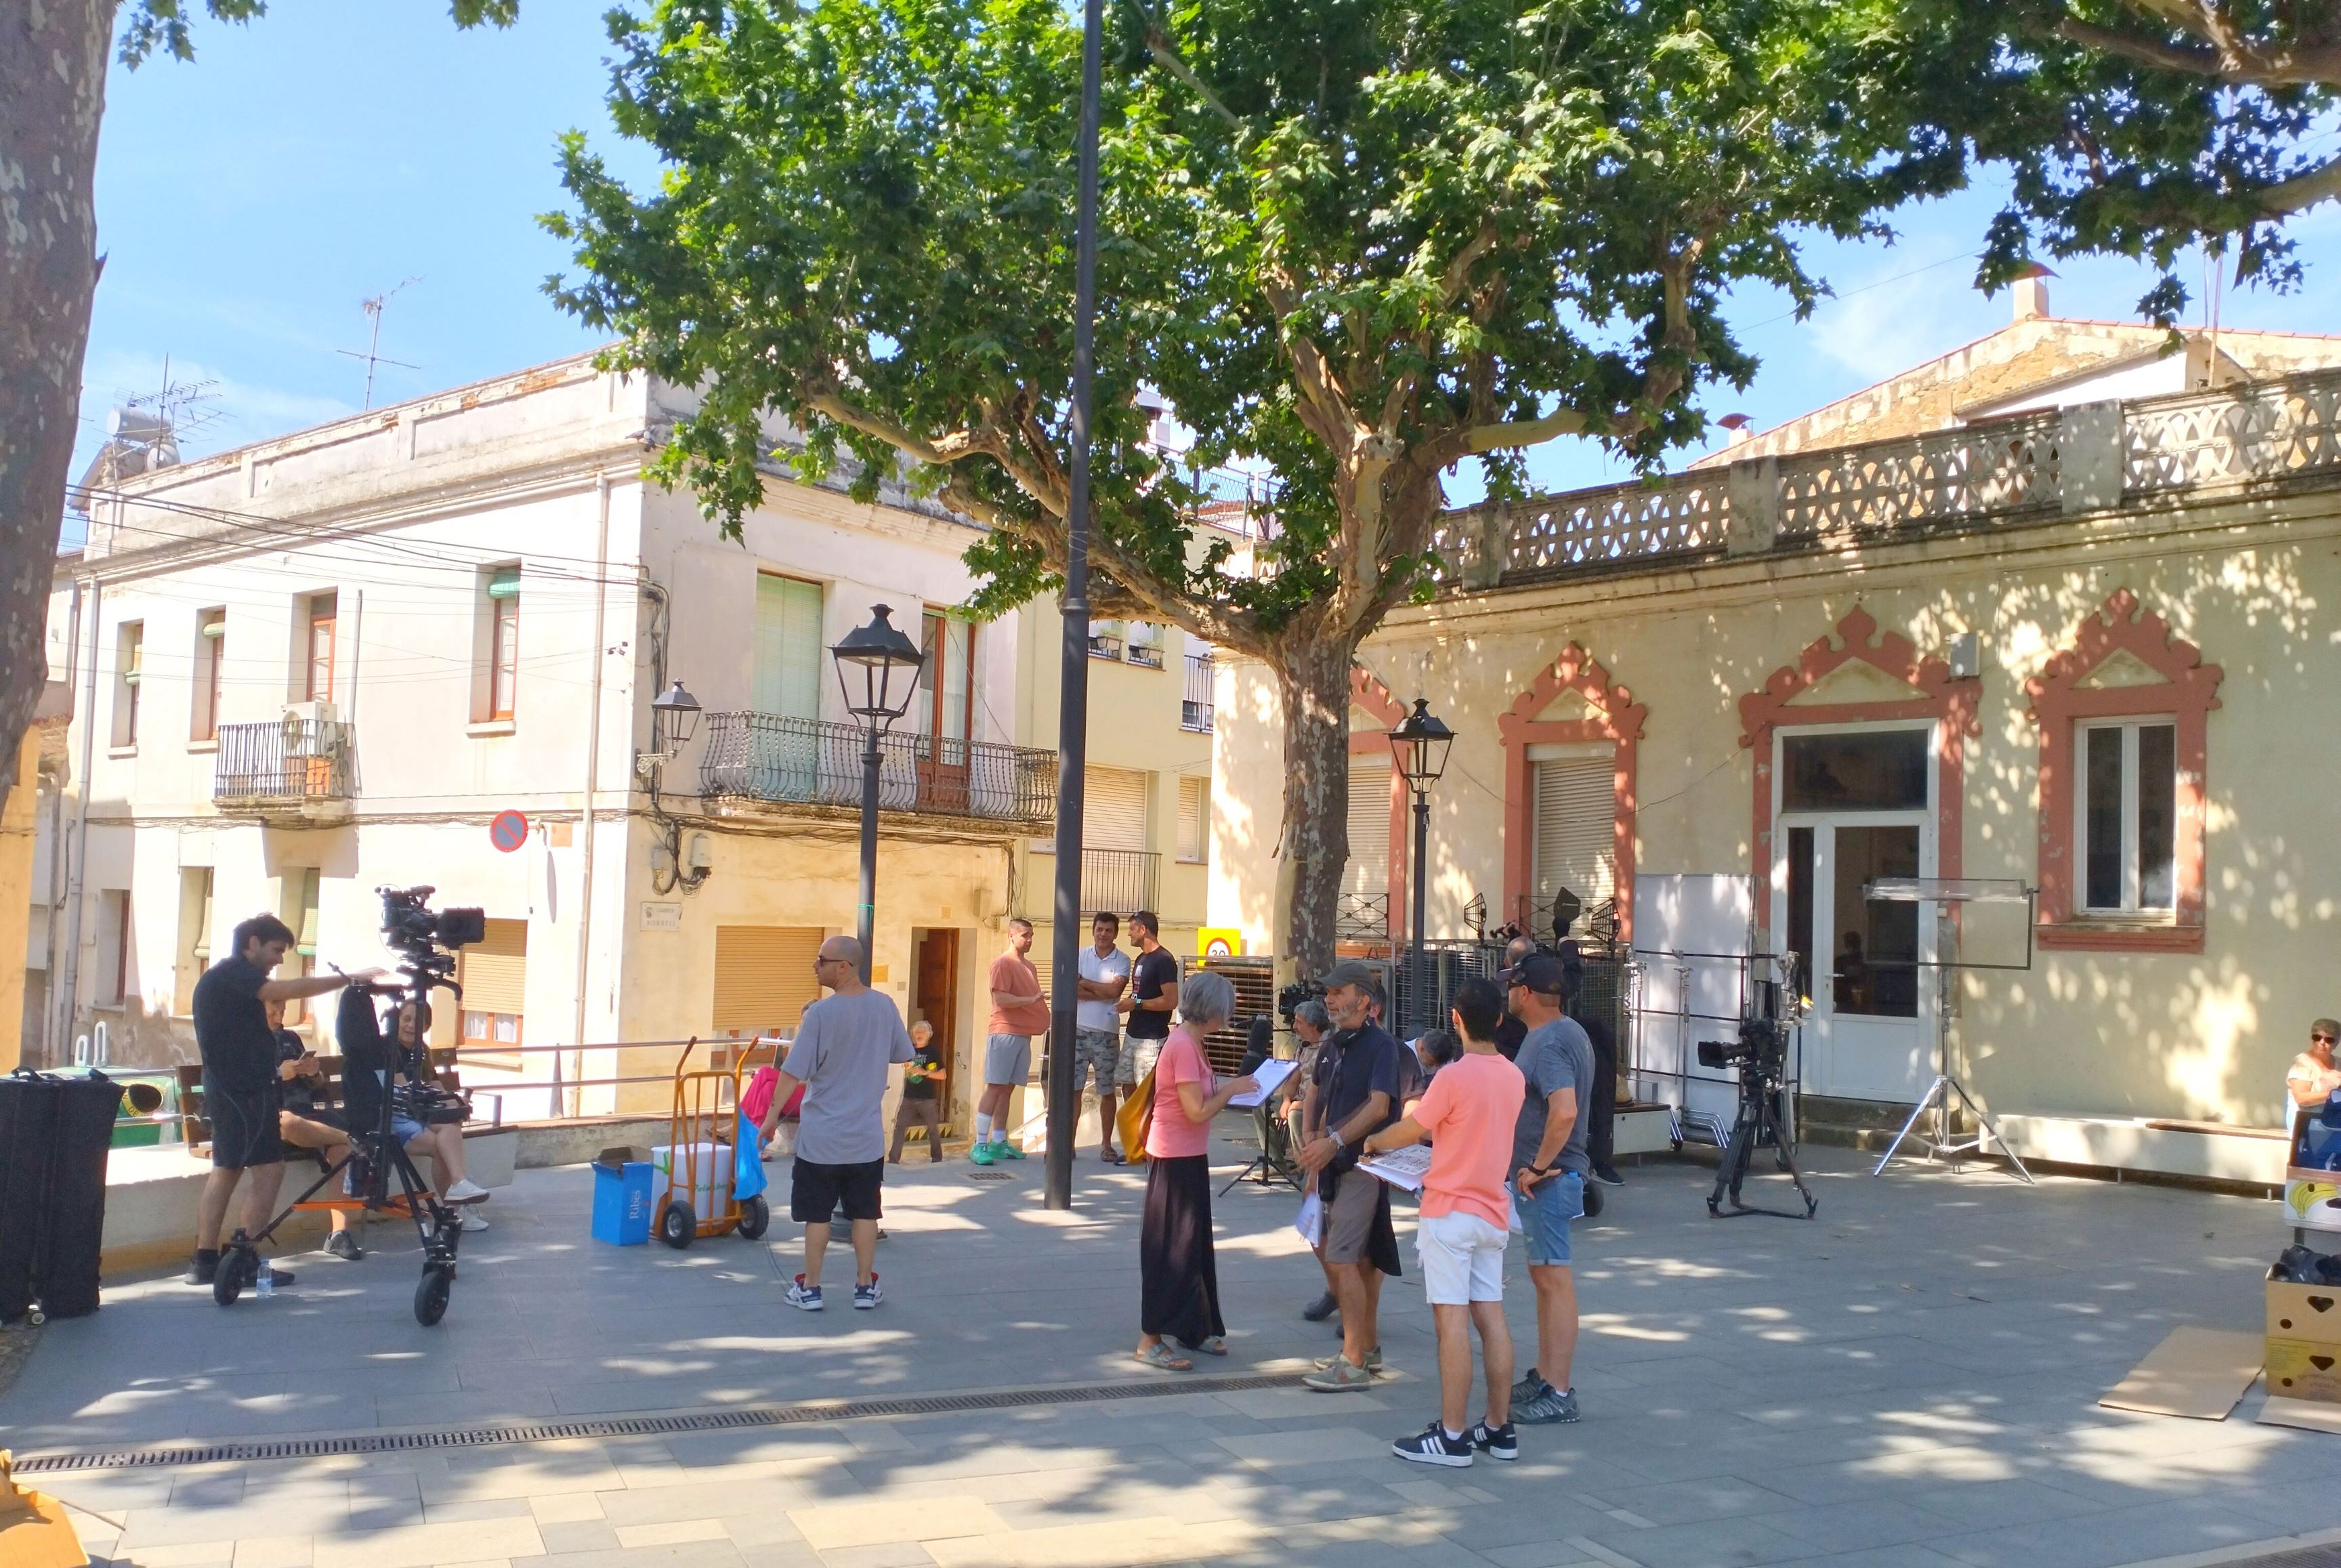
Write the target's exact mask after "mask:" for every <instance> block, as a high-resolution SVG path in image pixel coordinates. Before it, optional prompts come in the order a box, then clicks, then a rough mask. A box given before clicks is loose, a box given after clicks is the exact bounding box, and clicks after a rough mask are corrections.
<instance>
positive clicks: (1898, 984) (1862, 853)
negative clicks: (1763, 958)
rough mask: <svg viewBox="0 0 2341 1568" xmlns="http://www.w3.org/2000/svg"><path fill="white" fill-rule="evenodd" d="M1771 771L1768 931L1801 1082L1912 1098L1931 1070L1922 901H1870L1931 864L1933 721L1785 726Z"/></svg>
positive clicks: (1931, 980) (1814, 1088)
mask: <svg viewBox="0 0 2341 1568" xmlns="http://www.w3.org/2000/svg"><path fill="white" fill-rule="evenodd" d="M1778 745H1779V756H1778V761H1777V763H1776V766H1775V768H1774V777H1775V779H1777V780H1778V783H1777V784H1776V786H1775V788H1776V789H1778V792H1779V793H1778V810H1777V812H1776V815H1775V817H1774V823H1775V827H1774V829H1773V844H1774V860H1773V877H1772V898H1773V903H1772V930H1773V933H1774V938H1773V939H1774V943H1775V945H1776V946H1777V947H1778V948H1780V949H1782V950H1784V951H1787V952H1791V953H1794V954H1796V955H1797V958H1798V986H1799V989H1800V990H1801V991H1802V993H1803V995H1804V996H1805V997H1806V999H1807V1000H1808V1003H1809V1004H1810V1007H1811V1012H1810V1014H1809V1015H1808V1017H1807V1018H1806V1021H1805V1032H1804V1059H1803V1064H1802V1065H1803V1079H1804V1081H1803V1085H1802V1087H1803V1091H1804V1092H1805V1093H1806V1094H1811V1095H1826V1096H1830V1097H1837V1098H1841V1099H1858V1100H1883V1101H1889V1102H1893V1103H1897V1104H1904V1105H1908V1104H1911V1103H1914V1102H1915V1101H1917V1099H1918V1097H1919V1096H1920V1095H1922V1094H1924V1093H1926V1091H1927V1086H1928V1084H1929V1083H1930V1082H1932V1081H1933V1077H1934V1071H1935V1062H1934V1057H1935V1008H1936V1005H1937V998H1936V972H1935V970H1934V969H1933V968H1931V965H1932V962H1933V959H1934V957H1935V943H1934V932H1933V930H1932V929H1931V922H1929V921H1928V920H1926V919H1924V918H1922V916H1923V914H1924V911H1925V910H1926V908H1927V906H1925V905H1921V904H1912V903H1881V902H1878V901H1876V900H1872V899H1869V898H1865V897H1864V896H1863V892H1864V889H1865V888H1866V887H1867V886H1868V884H1869V883H1870V882H1871V881H1872V880H1874V879H1875V878H1879V877H1932V876H1934V875H1935V874H1936V873H1935V865H1936V860H1935V854H1936V844H1935V826H1934V824H1935V811H1934V803H1935V789H1936V781H1935V769H1934V760H1933V758H1934V735H1933V730H1932V729H1931V728H1930V727H1918V728H1913V727H1910V726H1907V725H1905V726H1862V727H1848V728H1845V729H1831V730H1815V731H1807V732H1796V733H1790V734H1787V735H1783V736H1782V737H1781V738H1780V739H1779V741H1778Z"/></svg>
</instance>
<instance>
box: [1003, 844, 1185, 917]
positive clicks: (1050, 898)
mask: <svg viewBox="0 0 2341 1568" xmlns="http://www.w3.org/2000/svg"><path fill="white" fill-rule="evenodd" d="M1055 868H1056V861H1055V859H1054V858H1052V857H1050V856H1046V855H1042V856H1040V857H1037V858H1034V859H1033V860H1032V861H1031V875H1030V876H1028V877H1026V878H1025V879H1024V882H1023V884H1022V886H1021V887H1020V888H1019V889H1018V894H1017V900H1016V903H1017V909H1016V912H1017V913H1018V914H1020V915H1022V916H1024V917H1025V918H1027V919H1034V920H1041V919H1046V918H1048V917H1049V916H1050V914H1051V912H1052V910H1053V909H1054V908H1055V901H1056V869H1055ZM1161 874H1162V857H1161V855H1159V854H1157V853H1156V852H1155V851H1153V850H1151V849H1084V850H1082V851H1081V913H1082V914H1084V915H1098V914H1114V915H1128V914H1129V913H1130V912H1131V910H1133V909H1154V908H1160V906H1159V905H1158V904H1157V903H1156V901H1155V897H1156V891H1157V889H1158V888H1160V886H1161Z"/></svg>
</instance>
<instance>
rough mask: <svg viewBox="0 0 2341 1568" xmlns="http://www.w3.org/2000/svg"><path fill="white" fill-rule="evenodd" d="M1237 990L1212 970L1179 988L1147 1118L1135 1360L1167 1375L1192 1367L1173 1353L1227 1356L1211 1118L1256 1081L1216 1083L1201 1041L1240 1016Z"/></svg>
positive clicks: (1196, 976)
mask: <svg viewBox="0 0 2341 1568" xmlns="http://www.w3.org/2000/svg"><path fill="white" fill-rule="evenodd" d="M1235 1005H1236V990H1235V987H1233V986H1231V985H1230V984H1229V983H1228V979H1227V977H1226V976H1224V975H1215V974H1212V973H1211V972H1210V970H1209V969H1205V970H1203V971H1202V972H1201V973H1200V974H1197V975H1192V976H1190V977H1189V978H1187V980H1186V981H1185V982H1184V983H1182V984H1181V985H1180V987H1179V1018H1180V1022H1179V1027H1177V1028H1175V1029H1173V1030H1171V1031H1170V1038H1169V1039H1167V1040H1165V1041H1163V1042H1162V1054H1161V1056H1159V1057H1156V1058H1155V1061H1154V1101H1153V1104H1152V1106H1151V1107H1150V1108H1149V1110H1148V1112H1147V1126H1146V1162H1147V1163H1146V1217H1145V1219H1144V1221H1143V1222H1142V1223H1141V1226H1140V1227H1139V1232H1138V1273H1139V1280H1140V1290H1139V1309H1138V1324H1139V1328H1140V1330H1141V1333H1140V1335H1139V1336H1138V1359H1139V1360H1141V1361H1142V1362H1144V1363H1145V1364H1146V1365H1149V1366H1152V1367H1159V1368H1161V1370H1163V1371H1165V1372H1186V1371H1189V1370H1190V1369H1191V1368H1192V1367H1193V1366H1194V1365H1195V1364H1194V1363H1193V1362H1192V1361H1190V1360H1189V1359H1188V1358H1187V1357H1185V1356H1183V1355H1180V1354H1179V1353H1178V1352H1177V1351H1174V1350H1172V1349H1171V1348H1170V1345H1166V1344H1165V1343H1163V1342H1164V1340H1165V1339H1176V1340H1177V1341H1179V1343H1180V1345H1184V1346H1185V1347H1186V1348H1188V1349H1190V1350H1200V1351H1204V1352H1207V1353H1208V1354H1210V1355H1226V1354H1227V1353H1228V1342H1227V1326H1226V1325H1224V1324H1223V1323H1221V1322H1220V1275H1219V1267H1218V1265H1217V1263H1216V1262H1215V1260H1214V1259H1213V1257H1212V1255H1211V1171H1210V1164H1211V1156H1210V1153H1209V1152H1208V1151H1209V1149H1210V1134H1211V1118H1212V1117H1213V1116H1217V1115H1219V1114H1220V1109H1221V1108H1222V1107H1225V1106H1226V1105H1227V1103H1228V1101H1229V1100H1230V1098H1232V1097H1235V1096H1237V1095H1240V1094H1243V1093H1245V1092H1247V1091H1248V1090H1250V1089H1252V1088H1254V1087H1257V1086H1256V1085H1255V1084H1254V1083H1253V1081H1252V1080H1251V1079H1250V1078H1248V1077H1245V1078H1230V1079H1229V1080H1228V1081H1227V1082H1226V1083H1224V1084H1222V1083H1219V1082H1218V1081H1217V1080H1216V1079H1215V1078H1214V1077H1212V1074H1211V1065H1210V1062H1209V1061H1208V1060H1207V1059H1206V1058H1205V1057H1204V1055H1203V1037H1204V1036H1205V1035H1208V1034H1210V1032H1211V1031H1212V1030H1214V1029H1217V1028H1220V1027H1224V1026H1225V1025H1226V1023H1227V1021H1228V1018H1229V1017H1230V1015H1231V1014H1232V1013H1233V1012H1234V1011H1235Z"/></svg>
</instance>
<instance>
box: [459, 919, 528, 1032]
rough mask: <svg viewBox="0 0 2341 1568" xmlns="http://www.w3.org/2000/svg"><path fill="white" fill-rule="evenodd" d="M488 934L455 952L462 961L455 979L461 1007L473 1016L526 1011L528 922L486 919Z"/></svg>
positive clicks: (517, 1013) (515, 1013)
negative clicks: (472, 1013)
mask: <svg viewBox="0 0 2341 1568" xmlns="http://www.w3.org/2000/svg"><path fill="white" fill-rule="evenodd" d="M487 926H488V934H487V935H486V936H485V937H484V938H482V939H481V940H479V941H476V942H473V944H471V946H469V947H467V948H461V949H459V950H460V951H461V952H462V954H463V960H462V962H461V964H460V965H459V966H458V968H457V970H456V974H455V978H456V981H457V983H458V984H460V985H461V986H462V987H463V1007H464V1009H465V1010H466V1011H468V1012H474V1013H512V1014H514V1015H519V1014H521V1013H523V1012H525V1011H526V1010H527V998H528V922H527V921H526V920H490V921H489V922H488V923H487Z"/></svg>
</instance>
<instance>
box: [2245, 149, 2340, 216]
mask: <svg viewBox="0 0 2341 1568" xmlns="http://www.w3.org/2000/svg"><path fill="white" fill-rule="evenodd" d="M2335 196H2341V159H2336V160H2334V161H2333V162H2332V163H2329V164H2326V165H2325V166H2324V167H2322V168H2319V169H2311V170H2310V171H2308V172H2307V173H2306V174H2295V175H2294V176H2293V177H2292V178H2291V179H2289V180H2281V181H2278V182H2277V183H2276V184H2273V185H2270V186H2268V187H2267V188H2266V190H2264V191H2261V192H2259V193H2258V194H2256V196H2255V197H2254V198H2253V199H2254V200H2255V201H2256V202H2257V203H2259V207H2260V210H2261V211H2262V212H2264V213H2266V214H2267V215H2268V216H2269V217H2271V218H2280V217H2283V216H2285V215H2286V213H2297V212H2299V211H2301V210H2302V209H2303V208H2305V207H2313V206H2315V205H2316V203H2319V202H2323V201H2328V200H2330V199H2331V198H2333V197H2335Z"/></svg>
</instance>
